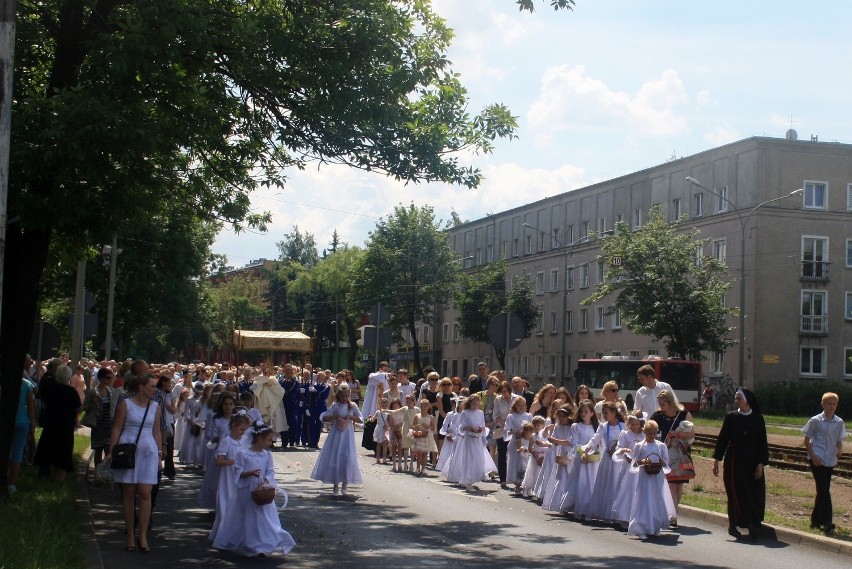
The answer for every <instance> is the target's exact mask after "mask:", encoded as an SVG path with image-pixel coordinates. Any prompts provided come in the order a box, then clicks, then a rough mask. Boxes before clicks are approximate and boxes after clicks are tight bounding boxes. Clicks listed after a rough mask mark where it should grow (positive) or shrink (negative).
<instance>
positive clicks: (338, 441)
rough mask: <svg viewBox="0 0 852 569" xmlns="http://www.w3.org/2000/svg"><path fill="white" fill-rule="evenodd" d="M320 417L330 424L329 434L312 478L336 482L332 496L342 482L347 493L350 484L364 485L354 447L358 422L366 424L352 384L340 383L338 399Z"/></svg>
mask: <svg viewBox="0 0 852 569" xmlns="http://www.w3.org/2000/svg"><path fill="white" fill-rule="evenodd" d="M320 420H322V421H323V422H324V423H329V429H328V436H327V437H326V439H325V444H324V445H323V447H322V450H321V451H320V455H319V458H317V462H316V464H315V465H314V470H313V472H311V478H313V479H314V480H319V481H320V482H323V483H325V484H334V489H333V491H332V495H334V496H337V494H338V487H339V485H341V484H342V485H343V489H342V492H343V495H346V492H347V487H348V485H349V484H361V483H362V482H363V480H362V478H361V468H360V466H359V465H358V451H357V449H356V447H355V423H359V424H361V423H363V422H364V420H363V419H362V418H361V411H360V410H359V409H358V406H357V405H355V404H354V403H352V402H351V401H350V400H349V386H348V385H347V386H346V387H344V386H343V385H341V386H340V387H339V388H338V390H337V394H336V395H335V401H334V403H332V405H331V408H329V410H328V411H326V412H325V413H323V414H322V415H320Z"/></svg>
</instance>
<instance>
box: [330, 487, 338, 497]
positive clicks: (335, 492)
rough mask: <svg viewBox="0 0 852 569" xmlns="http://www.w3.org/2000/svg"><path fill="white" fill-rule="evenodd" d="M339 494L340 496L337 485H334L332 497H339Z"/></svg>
mask: <svg viewBox="0 0 852 569" xmlns="http://www.w3.org/2000/svg"><path fill="white" fill-rule="evenodd" d="M337 494H338V491H337V484H335V485H334V490H332V491H331V495H332V496H337Z"/></svg>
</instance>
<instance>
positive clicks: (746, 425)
mask: <svg viewBox="0 0 852 569" xmlns="http://www.w3.org/2000/svg"><path fill="white" fill-rule="evenodd" d="M91 363H92V364H94V362H91ZM83 364H84V362H81V364H80V365H79V366H77V369H76V373H75V370H72V369H71V367H69V366H68V365H67V361H64V360H63V359H61V358H56V359H53V360H50V361H48V362H44V363H43V365H40V366H36V365H35V364H34V363H33V362H32V360H30V359H28V360H27V362H26V363H25V367H24V379H23V382H24V384H23V388H22V390H21V400H20V401H21V403H20V406H19V416H18V417H19V422H18V423H17V424H16V431H15V442H14V444H13V449H12V457H11V461H10V462H11V467H10V484H12V485H14V484H15V481H16V478H17V472H18V471H19V468H20V463H21V462H22V460H24V457H25V456H28V455H31V454H33V453H32V452H31V450H32V449H35V452H34V456H33V457H32V458H33V460H34V461H35V464H37V465H38V466H39V468H40V470H41V471H42V473H43V474H45V475H46V476H47V475H50V476H53V477H54V478H56V479H57V480H61V479H62V476H63V475H64V473H65V472H69V471H71V470H72V467H73V464H72V461H71V449H72V446H73V432H74V429H75V428H76V427H77V426H78V422H77V420H78V419H80V418H81V421H80V422H81V423H82V424H83V425H86V426H89V427H90V428H91V436H92V439H91V440H92V442H91V446H92V449H93V451H94V461H95V465H96V470H97V469H98V467H99V465H100V471H102V472H103V471H105V470H106V469H107V468H109V469H110V471H111V472H112V473H113V478H114V481H115V482H117V483H119V484H120V485H121V495H122V507H123V512H124V519H125V526H126V538H127V539H126V548H127V550H128V551H136V550H139V551H142V552H144V553H147V552H149V551H150V545H149V544H148V541H147V535H148V532H147V530H148V528H149V527H150V521H151V512H152V510H154V508H155V504H156V498H157V492H158V490H159V486H160V482H161V480H162V477H167V478H172V479H173V478H174V477H175V472H176V471H175V462H176V461H177V462H178V463H179V464H182V465H183V466H184V467H185V468H187V469H196V470H203V478H202V479H201V484H200V487H199V491H198V503H199V504H200V505H201V506H204V507H207V508H209V509H210V510H211V511H215V521H214V523H213V527H212V529H211V532H210V536H209V537H210V540H211V542H212V545H213V546H214V547H216V548H218V549H223V550H231V551H234V552H237V553H240V554H243V555H254V556H257V555H261V556H263V555H268V554H271V553H274V552H284V553H286V552H288V551H290V549H292V548H293V546H294V545H295V542H294V541H293V539H292V537H291V536H290V534H289V533H287V532H286V531H285V530H284V529H283V528H282V527H281V524H280V521H279V518H278V513H277V511H276V510H275V505H274V503H266V504H262V505H261V504H259V503H257V500H256V498H255V494H256V493H259V492H260V491H261V490H267V491H268V490H270V489H271V490H272V491H274V489H275V488H276V487H277V483H276V481H275V477H274V469H273V467H272V458H271V455H270V453H269V449H270V447H272V446H273V445H275V444H276V442H277V443H278V444H280V446H281V447H282V448H283V449H284V450H286V451H290V450H295V449H298V448H303V449H319V446H320V441H321V435H322V434H323V433H327V434H326V436H325V438H324V439H322V441H323V444H322V448H321V450H320V454H319V456H318V458H317V460H316V463H315V466H314V469H313V471H312V473H311V477H312V478H313V479H315V480H317V481H320V482H322V483H324V484H330V485H332V494H333V495H334V496H337V495H346V494H347V493H348V492H349V491H350V488H349V485H351V484H361V483H362V475H361V470H360V465H359V456H358V450H357V444H356V438H355V425H356V424H363V437H362V441H361V446H362V447H364V448H367V449H368V450H369V451H370V452H372V453H374V455H373V456H374V457H375V460H376V462H377V463H380V464H389V465H390V466H391V470H392V472H395V473H408V474H413V475H416V476H440V477H442V478H443V479H444V480H446V481H447V482H448V483H451V484H460V485H462V486H463V487H465V488H466V489H467V490H468V491H470V492H479V491H481V489H480V487H479V486H478V485H479V484H481V483H482V482H483V481H489V480H493V481H495V482H499V484H500V486H501V487H502V488H504V489H507V490H509V491H513V492H515V493H516V494H518V495H520V496H523V497H526V498H528V499H530V500H535V501H537V502H538V503H539V504H540V505H541V507H542V508H543V509H544V510H547V511H556V512H564V513H568V514H571V515H573V517H574V518H575V519H576V520H579V521H600V522H606V523H610V524H613V525H614V526H616V527H621V528H624V529H626V530H627V533H628V535H634V536H638V537H640V538H646V537H648V536H651V535H655V534H658V533H659V532H660V531H661V530H663V529H666V528H669V527H672V526H676V525H677V507H678V505H679V502H680V498H681V495H682V492H683V486H684V484H687V483H688V482H689V480H690V479H692V478H693V477H694V475H695V470H694V464H693V462H692V458H691V453H690V446H691V443H692V440H693V432H694V428H693V424H692V422H691V420H692V417H691V415H690V414H689V412H688V411H686V410H685V409H684V408H683V406H682V405H681V404H680V403H679V402H678V400H677V397H676V396H675V393H674V391H673V390H672V388H671V386H669V385H667V384H665V383H664V382H661V381H658V380H657V379H656V378H655V377H654V372H653V368H651V367H650V366H643V367H641V368H640V369H639V371H638V373H637V377H638V379H639V382H640V383H641V384H642V387H640V388H639V390H638V391H637V392H636V394H635V398H634V405H633V409H632V410H628V409H627V407H626V405H625V404H624V402H623V400H622V399H621V398H620V397H619V386H618V384H617V383H615V382H612V381H611V382H608V383H606V384H605V385H604V386H603V388H602V389H601V391H600V392H599V393H597V394H595V393H592V390H591V389H590V388H588V387H586V386H582V385H581V386H579V387H578V388H577V389H576V391H575V393H574V394H573V395H571V394H570V393H569V391H568V390H567V389H565V388H564V387H557V386H554V385H551V384H547V385H544V386H543V387H542V388H541V389H539V390H538V391H537V392H536V393H533V392H532V391H530V390H529V385H528V384H527V382H526V381H525V380H524V379H522V378H520V377H514V378H511V380H507V378H506V377H505V375H504V374H503V372H501V371H494V372H489V370H488V368H487V366H486V365H485V364H484V363H481V364H479V365H478V366H477V374H474V375H471V376H470V377H469V378H467V381H463V380H462V379H460V378H449V377H443V378H442V377H441V376H440V374H438V373H437V372H435V371H434V370H431V369H426V370H424V371H425V373H424V377H422V378H421V379H419V380H418V381H416V382H415V381H412V380H411V379H410V378H409V374H408V371H407V370H405V369H402V370H399V371H397V372H393V371H391V370H390V368H389V366H388V364H387V363H386V362H382V363H381V364H380V366H379V369H378V371H377V372H375V373H372V374H370V376H369V378H368V380H367V385H366V391H365V392H364V393H363V396H362V386H361V383H360V382H359V381H358V380H357V379H355V377H354V375H353V373H352V372H351V371H349V370H341V371H339V372H337V373H334V372H332V371H331V370H320V369H316V370H315V369H313V368H312V367H311V366H310V365H305V366H304V367H303V368H297V367H296V366H294V365H291V364H285V365H283V366H281V367H280V368H279V367H276V368H274V369H273V370H269V371H268V372H267V370H265V369H262V368H255V367H251V366H248V365H244V366H242V367H240V368H239V369H234V368H232V367H231V366H229V365H228V364H222V365H216V366H204V365H189V366H183V365H180V364H177V363H171V364H164V365H151V366H149V365H148V364H147V363H145V362H144V361H141V360H137V361H134V362H123V363H120V364H118V363H116V362H101V363H100V364H97V365H96V366H95V367H94V368H91V367H89V366H86V365H83ZM81 387H82V389H80V388H81ZM36 394H37V395H38V397H35V395H36ZM596 401H597V402H596ZM361 402H363V404H362V405H359V403H361ZM735 402H736V404H737V409H736V410H734V411H732V412H731V413H729V414H728V415H726V417H725V420H724V422H723V425H722V428H721V431H720V434H719V438H718V443H717V446H716V449H715V452H714V459H715V462H714V467H713V473H714V474H716V475H718V474H719V462H720V461H723V462H724V466H723V472H724V484H725V489H726V492H727V495H728V517H729V524H730V525H729V533H730V534H731V535H733V536H735V537H740V536H741V535H742V534H741V532H740V528H748V531H749V534H748V536H749V537H751V538H752V539H754V538H756V537H757V536H758V535H759V533H760V529H761V523H762V521H763V517H764V510H765V476H764V471H763V469H764V467H765V465H766V464H767V463H768V445H767V437H766V428H765V424H764V421H763V417H762V415H761V413H760V408H759V406H758V404H757V401H756V398H755V396H754V394H753V393H752V392H751V391H749V390H747V389H740V390H738V391H737V393H736V396H735ZM822 406H823V409H824V412H823V413H822V414H820V415H817V416H816V417H814V418H813V419H812V420H811V421H810V422H809V423H808V425H807V426H806V427H805V429H804V430H803V432H804V433H805V445H806V447H807V448H808V452H809V454H810V457H811V466H812V470H813V472H814V479H815V480H816V481H817V499H816V503H815V506H814V512H813V514H812V524H813V526H814V527H819V528H821V529H823V530H825V531H826V533H830V532H831V531H833V529H834V525H833V523H832V519H831V517H832V511H831V497H830V488H829V486H830V480H831V473H832V468H833V466H834V465H836V464H837V458H839V456H840V455H841V453H842V441H843V438H844V437H845V431H844V429H843V422H842V420H840V419H839V418H838V417H836V416H835V415H834V410H835V409H836V407H837V396H836V395H835V394H826V396H825V397H824V398H823V401H822ZM36 415H38V416H39V419H38V422H39V424H41V425H42V427H43V429H44V430H43V432H42V435H41V438H40V440H39V443H38V445H37V446H35V445H34V441H33V437H32V434H33V431H34V426H35V423H36ZM19 427H20V428H19ZM129 447H132V454H133V459H135V462H134V464H132V465H131V466H130V467H127V465H124V464H122V461H123V460H124V459H125V458H126V457H125V456H124V455H125V453H126V451H127V448H129ZM28 448H29V449H30V452H28V451H27V449H28ZM102 463H104V464H103V465H102ZM13 489H14V486H12V487H10V490H12V491H13Z"/></svg>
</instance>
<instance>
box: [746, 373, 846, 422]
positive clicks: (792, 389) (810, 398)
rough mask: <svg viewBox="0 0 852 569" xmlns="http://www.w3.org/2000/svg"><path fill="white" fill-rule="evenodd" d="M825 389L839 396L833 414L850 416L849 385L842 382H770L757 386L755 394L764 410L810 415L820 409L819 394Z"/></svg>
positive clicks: (843, 416) (776, 412)
mask: <svg viewBox="0 0 852 569" xmlns="http://www.w3.org/2000/svg"><path fill="white" fill-rule="evenodd" d="M827 391H833V392H834V393H837V394H838V395H839V396H840V405H838V407H837V415H838V416H840V417H842V418H843V419H844V420H850V419H852V385H849V384H845V383H837V382H835V381H807V382H801V383H771V384H765V385H760V386H758V387H757V388H756V389H755V395H756V396H757V400H758V401H759V402H760V408H761V411H763V413H764V414H769V415H793V416H800V417H810V416H813V415H816V414H817V413H819V412H820V405H819V403H820V400H821V399H822V394H823V393H825V392H827Z"/></svg>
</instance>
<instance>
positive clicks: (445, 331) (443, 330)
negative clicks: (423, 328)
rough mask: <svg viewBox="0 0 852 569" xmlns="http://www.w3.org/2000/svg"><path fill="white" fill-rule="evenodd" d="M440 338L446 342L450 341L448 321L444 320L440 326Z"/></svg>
mask: <svg viewBox="0 0 852 569" xmlns="http://www.w3.org/2000/svg"><path fill="white" fill-rule="evenodd" d="M441 340H443V341H444V343H445V344H446V343H447V342H449V341H450V323H449V322H444V325H443V326H442V327H441Z"/></svg>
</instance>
